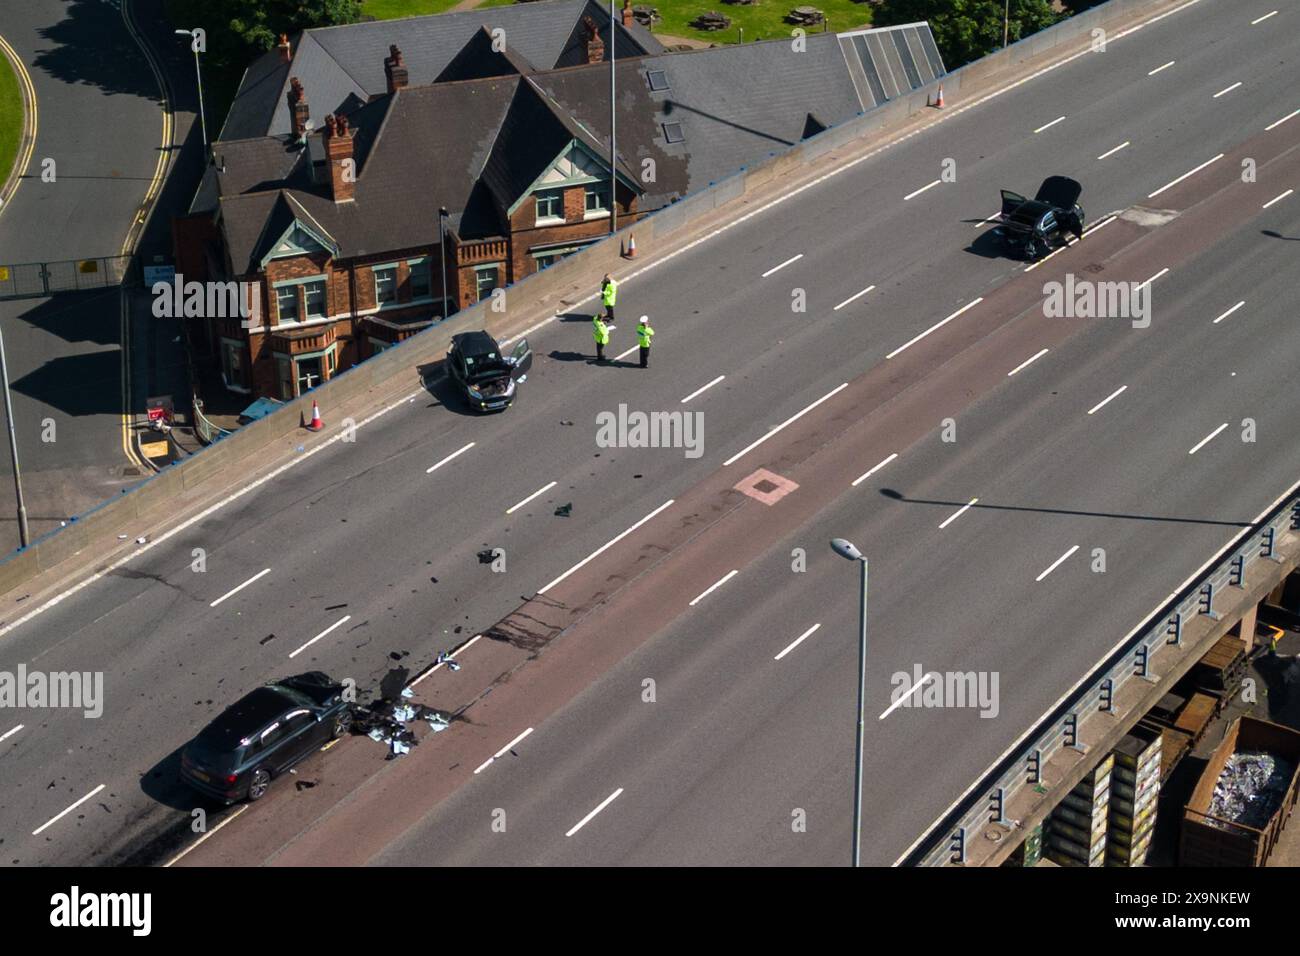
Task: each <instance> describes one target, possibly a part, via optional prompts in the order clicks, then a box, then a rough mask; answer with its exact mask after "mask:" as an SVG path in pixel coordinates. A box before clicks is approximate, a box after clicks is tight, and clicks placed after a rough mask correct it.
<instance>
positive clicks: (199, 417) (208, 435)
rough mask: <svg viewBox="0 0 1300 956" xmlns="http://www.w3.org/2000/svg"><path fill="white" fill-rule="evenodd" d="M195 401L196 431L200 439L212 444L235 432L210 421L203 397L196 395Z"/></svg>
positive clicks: (206, 443)
mask: <svg viewBox="0 0 1300 956" xmlns="http://www.w3.org/2000/svg"><path fill="white" fill-rule="evenodd" d="M193 401H194V432H195V434H197V435H198V436H199V441H201V442H203V444H205V445H211V444H212V443H213V442H214V441H217V440H218V439H221V438H225V437H226V436H227V435H230V434H233V433H232V432H231V431H229V430H228V429H225V428H222V427H221V426H220V425H216V424H214V423H212V422H210V421H208V419H207V417H206V416H204V414H203V399H201V398H199V397H198V396H197V395H195V396H194V398H193Z"/></svg>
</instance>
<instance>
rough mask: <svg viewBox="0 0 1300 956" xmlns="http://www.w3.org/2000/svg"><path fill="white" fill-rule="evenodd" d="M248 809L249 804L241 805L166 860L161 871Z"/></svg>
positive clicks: (195, 848)
mask: <svg viewBox="0 0 1300 956" xmlns="http://www.w3.org/2000/svg"><path fill="white" fill-rule="evenodd" d="M248 807H249V804H247V803H245V804H242V805H241V806H240V807H239V809H238V810H236V811H235V812H234V813H232V814H231V815H230V816H228V817H226V818H225V819H224V820H222V821H221V822H220V823H218V824H217V825H216V826H215V827H213V828H212V829H211V830H209V831H207V832H206V833H204V834H203V836H201V837H199V838H198V839H197V840H195V841H194V842H193V843H191V844H190V845H189V846H187V847H186V848H185V849H183V850H181V852H179V853H177V854H176V855H175V856H174V857H172V858H171V859H170V860H168V861H167V862H166V863H164V864H163V869H164V870H165V869H167V867H169V866H173V865H174V864H176V863H179V862H180V861H181V860H182V859H183V858H184V857H185V856H186V855H188V854H189V853H190V852H191V851H193V850H197V849H198V848H199V846H200V845H201V844H202V843H203V841H204V840H206V839H207V838H208V837H210V836H213V835H215V834H216V832H217V831H218V830H220V829H221V828H222V827H224V826H225V825H226V824H227V823H229V822H230V821H231V820H233V819H235V817H237V816H239V815H240V814H241V813H243V812H244V811H245V810H247V809H248Z"/></svg>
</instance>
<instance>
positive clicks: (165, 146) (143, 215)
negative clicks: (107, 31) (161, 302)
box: [118, 0, 176, 472]
mask: <svg viewBox="0 0 1300 956" xmlns="http://www.w3.org/2000/svg"><path fill="white" fill-rule="evenodd" d="M121 10H122V22H123V24H124V25H125V26H126V30H127V32H128V33H129V34H131V38H132V39H133V40H134V41H135V43H136V46H138V47H139V48H140V50H141V52H142V53H144V58H145V62H147V63H148V64H149V69H150V70H152V71H153V75H154V81H155V82H156V83H157V84H158V94H159V96H161V97H162V148H161V149H159V150H158V162H157V163H156V164H155V165H154V171H153V177H152V178H151V179H150V181H149V187H148V189H146V190H145V194H144V198H143V199H142V200H141V201H140V207H139V208H138V209H137V210H136V214H135V218H134V219H133V220H132V221H131V224H130V225H129V226H128V227H127V230H126V237H125V238H124V239H123V240H122V248H121V251H120V253H119V255H124V256H125V255H134V254H135V251H136V248H137V246H138V245H139V243H140V238H141V237H142V236H143V235H144V229H145V226H146V224H147V223H148V222H149V216H150V215H151V213H152V212H153V203H154V200H155V199H156V198H157V195H158V193H159V191H160V190H161V188H162V184H163V180H164V179H165V178H166V172H167V168H168V166H169V165H170V164H171V162H172V159H173V152H174V150H173V147H174V145H175V144H174V142H173V140H174V138H175V134H176V120H175V117H174V115H173V113H172V97H171V89H170V88H169V86H168V84H167V77H166V74H164V73H163V71H162V70H161V69H160V68H159V66H158V63H157V60H156V58H155V57H154V54H153V50H151V49H150V47H149V44H148V43H146V42H145V39H144V35H143V34H142V33H141V32H140V30H139V28H138V27H137V26H136V24H135V14H134V12H133V10H132V5H131V0H122V8H121ZM118 296H119V298H120V300H121V312H122V330H121V340H122V348H121V354H122V450H123V452H125V454H126V457H127V460H128V461H130V462H133V463H134V464H135V465H136V466H137V467H139V468H141V469H143V470H144V471H146V472H148V471H151V470H153V465H152V463H151V462H148V461H146V460H144V459H143V458H142V457H141V456H140V455H137V454H136V451H135V443H134V442H133V441H132V434H131V425H132V417H133V416H132V414H131V411H130V408H131V405H130V402H131V310H130V306H129V298H128V296H127V292H126V288H125V286H123V287H122V288H120V289H119V290H118Z"/></svg>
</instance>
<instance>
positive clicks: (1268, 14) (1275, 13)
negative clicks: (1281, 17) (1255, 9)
mask: <svg viewBox="0 0 1300 956" xmlns="http://www.w3.org/2000/svg"><path fill="white" fill-rule="evenodd" d="M1275 16H1277V11H1276V10H1274V11H1273V12H1272V13H1266V14H1264V15H1263V16H1262V17H1257V18H1255V19H1254V20H1251V21H1250V25H1251V26H1252V27H1253V26H1255V25H1256V24H1259V23H1263V22H1264V21H1265V20H1267V19H1268V18H1269V17H1275Z"/></svg>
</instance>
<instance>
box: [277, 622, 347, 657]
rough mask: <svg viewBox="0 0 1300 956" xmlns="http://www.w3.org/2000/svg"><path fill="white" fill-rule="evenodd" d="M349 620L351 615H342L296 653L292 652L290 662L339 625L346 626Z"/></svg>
mask: <svg viewBox="0 0 1300 956" xmlns="http://www.w3.org/2000/svg"><path fill="white" fill-rule="evenodd" d="M350 620H352V615H351V614H344V615H343V617H341V618H340V619H339V620H337V621H335V622H334V623H333V624H331V625H330V626H329V627H327V628H325V630H323V631H321V632H320V633H319V634H317V635H316V636H315V637H313V638H312V639H311V640H310V641H308V642H307V643H306V644H304V645H303V646H302V647H300V648H298V649H297V650H296V651H294V652H293V653H292V654H290V655H289V659H290V660H292V659H293V658H295V657H297V656H298V655H299V654H301V653H302V652H303V651H305V650H306V649H307V648H309V647H311V646H312V645H313V644H315V643H316V642H317V641H319V640H320V639H321V638H322V637H324V636H325V635H326V634H328V633H329V632H330V631H332V630H334V629H335V628H337V627H340V626H341V625H344V624H346V623H347V622H348V621H350Z"/></svg>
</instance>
